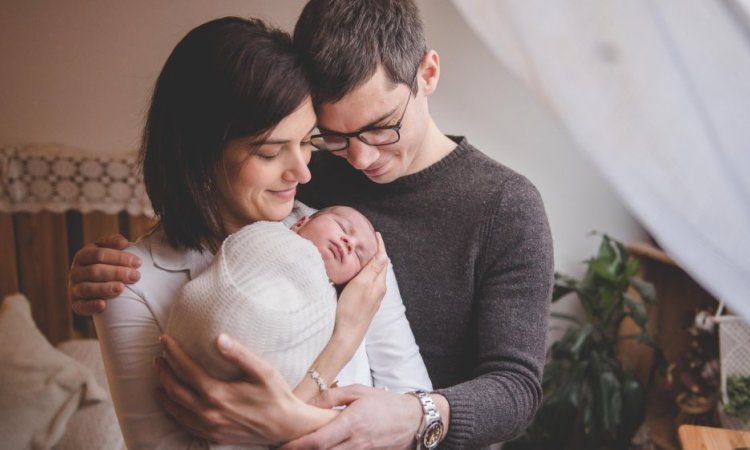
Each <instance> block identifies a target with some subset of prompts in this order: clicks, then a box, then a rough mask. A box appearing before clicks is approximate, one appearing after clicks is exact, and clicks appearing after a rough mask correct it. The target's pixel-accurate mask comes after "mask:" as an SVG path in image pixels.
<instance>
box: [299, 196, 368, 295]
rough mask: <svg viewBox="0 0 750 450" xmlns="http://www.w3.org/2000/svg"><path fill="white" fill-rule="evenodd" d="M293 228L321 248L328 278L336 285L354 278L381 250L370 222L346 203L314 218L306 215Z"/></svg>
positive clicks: (319, 249)
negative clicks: (378, 250)
mask: <svg viewBox="0 0 750 450" xmlns="http://www.w3.org/2000/svg"><path fill="white" fill-rule="evenodd" d="M292 231H295V232H297V234H299V235H300V236H302V237H303V238H305V239H307V240H309V241H311V242H312V243H313V244H314V245H315V247H317V249H318V251H319V252H320V254H321V256H322V257H323V263H324V264H325V268H326V273H328V278H329V279H330V280H331V281H332V282H333V284H335V285H340V284H344V283H347V282H348V281H349V280H351V279H352V278H354V276H355V275H356V274H358V273H359V271H360V270H361V269H362V267H364V266H365V264H367V262H368V261H370V259H372V257H373V256H375V253H376V252H377V249H378V242H377V240H376V238H375V231H374V230H373V229H372V225H371V224H370V222H369V221H368V220H367V218H365V216H363V215H362V214H360V213H359V212H358V211H356V210H355V209H352V208H349V207H346V206H336V207H333V208H330V209H328V210H326V211H323V212H322V213H320V214H318V215H316V216H315V217H313V218H306V217H305V218H302V219H301V220H300V221H299V222H297V223H296V224H295V225H294V226H293V227H292Z"/></svg>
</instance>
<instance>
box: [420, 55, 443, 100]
mask: <svg viewBox="0 0 750 450" xmlns="http://www.w3.org/2000/svg"><path fill="white" fill-rule="evenodd" d="M419 72H420V74H419V78H420V81H421V82H420V84H422V86H423V88H424V93H425V95H431V94H432V93H433V92H435V89H437V85H438V81H439V80H440V56H438V54H437V52H436V51H435V50H428V51H427V53H426V54H425V55H424V58H422V63H421V64H420V65H419Z"/></svg>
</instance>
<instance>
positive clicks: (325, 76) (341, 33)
mask: <svg viewBox="0 0 750 450" xmlns="http://www.w3.org/2000/svg"><path fill="white" fill-rule="evenodd" d="M294 45H295V46H296V47H297V48H298V49H299V50H300V51H301V52H302V53H303V54H304V55H305V59H306V63H307V65H308V68H309V70H310V75H311V80H312V83H313V100H314V101H315V103H316V104H317V105H319V104H322V103H334V102H337V101H338V100H341V99H342V98H343V97H344V96H345V95H347V94H348V93H350V92H351V91H353V90H354V89H356V88H357V87H359V86H360V85H362V84H363V83H365V82H366V81H367V80H369V79H370V78H371V77H372V75H373V74H374V73H375V71H376V70H377V68H378V66H379V65H382V67H383V68H384V69H385V72H386V74H387V75H388V77H389V78H390V80H391V81H393V82H394V83H403V84H406V85H408V86H410V85H411V83H412V80H413V79H414V75H415V74H416V72H417V69H418V68H419V64H420V63H421V62H422V59H423V58H424V55H425V53H426V52H427V43H426V41H425V36H424V27H423V25H422V20H421V19H420V17H419V10H418V8H417V5H416V4H415V3H414V1H413V0H310V2H308V3H307V5H306V6H305V8H304V9H303V10H302V13H301V15H300V17H299V20H298V21H297V26H296V27H295V29H294Z"/></svg>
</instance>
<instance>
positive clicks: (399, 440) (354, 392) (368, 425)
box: [280, 385, 423, 450]
mask: <svg viewBox="0 0 750 450" xmlns="http://www.w3.org/2000/svg"><path fill="white" fill-rule="evenodd" d="M311 403H313V404H315V405H316V406H319V407H321V408H330V407H333V406H337V405H348V406H347V408H346V409H344V410H343V411H342V412H341V413H340V414H339V416H338V417H337V418H335V419H334V420H333V421H331V422H330V423H328V424H327V425H325V426H323V427H322V428H320V429H318V430H317V431H315V432H313V433H311V434H308V435H307V436H303V437H301V438H299V439H297V440H295V441H292V442H288V443H287V444H285V445H284V446H283V447H281V449H280V450H295V449H329V448H330V449H337V450H343V449H362V448H378V449H385V448H388V449H410V448H413V447H414V442H415V441H414V437H415V436H416V434H417V431H418V430H419V426H420V424H421V423H422V415H423V413H422V406H421V405H420V403H419V400H418V399H417V398H416V397H414V396H413V395H406V394H394V393H391V392H387V391H384V390H381V389H376V388H370V387H365V386H362V385H353V386H346V387H342V388H336V389H329V390H328V391H325V392H323V393H321V394H320V395H319V396H317V397H316V398H315V399H313V401H312V402H311Z"/></svg>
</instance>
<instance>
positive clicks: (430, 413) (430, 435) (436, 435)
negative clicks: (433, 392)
mask: <svg viewBox="0 0 750 450" xmlns="http://www.w3.org/2000/svg"><path fill="white" fill-rule="evenodd" d="M409 394H411V395H413V396H415V397H417V399H418V400H419V403H420V404H421V405H422V412H423V413H424V418H423V420H422V423H421V425H420V427H419V431H418V432H417V436H416V438H417V450H422V449H424V450H432V449H434V448H436V447H437V446H438V444H439V443H440V441H441V439H442V437H443V431H444V429H443V421H442V419H441V417H440V412H439V411H438V409H437V405H435V402H434V401H433V400H432V397H430V394H428V393H427V392H424V391H412V392H409Z"/></svg>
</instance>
